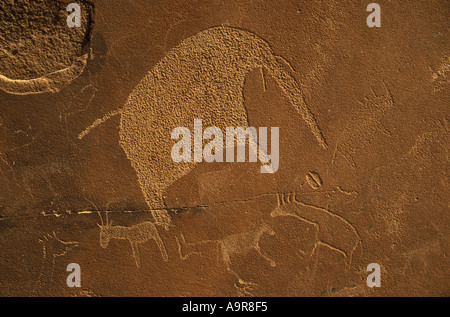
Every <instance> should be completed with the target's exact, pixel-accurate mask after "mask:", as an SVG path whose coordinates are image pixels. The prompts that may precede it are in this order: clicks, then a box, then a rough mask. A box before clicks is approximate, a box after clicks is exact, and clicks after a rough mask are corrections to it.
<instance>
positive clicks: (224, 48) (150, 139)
mask: <svg viewBox="0 0 450 317" xmlns="http://www.w3.org/2000/svg"><path fill="white" fill-rule="evenodd" d="M282 60H283V58H281V57H280V56H276V55H275V53H274V51H273V50H272V48H271V47H270V45H269V44H268V43H267V42H266V41H265V40H264V39H262V38H261V37H259V36H257V35H256V34H253V33H251V32H249V31H246V30H242V29H238V28H233V27H228V26H217V27H211V28H208V29H206V30H203V31H201V32H199V33H197V34H195V35H192V36H190V37H188V38H186V39H185V40H183V41H182V42H181V43H180V44H179V45H178V46H176V47H174V48H172V49H171V50H170V51H169V52H167V54H166V56H164V57H163V58H162V59H161V60H160V61H159V62H158V63H157V64H156V65H155V66H154V67H153V69H152V70H151V71H149V72H148V73H147V75H146V76H145V77H144V78H143V79H142V80H141V82H140V83H139V84H138V85H137V86H136V88H135V89H134V90H133V92H131V94H130V95H129V96H128V100H127V101H126V103H125V105H124V106H123V107H122V108H120V109H117V110H115V111H112V112H110V113H109V114H106V115H105V116H104V117H102V118H98V119H96V120H95V121H94V122H93V123H92V124H91V125H90V126H89V127H87V128H86V129H85V130H84V131H83V132H81V133H80V134H79V136H78V138H79V139H82V138H84V137H85V136H86V135H87V134H88V133H89V132H90V131H91V130H92V129H93V128H95V127H97V126H99V125H100V124H102V123H103V122H105V121H106V120H108V119H110V118H112V117H114V116H116V115H120V131H119V143H120V146H121V147H122V149H123V150H124V152H125V154H126V156H127V158H128V159H129V160H130V163H131V166H132V167H133V168H134V170H135V171H136V174H137V177H138V181H139V185H140V187H141V190H142V193H143V194H144V197H145V200H146V203H147V205H148V207H149V209H150V211H151V212H152V215H153V217H154V219H155V221H156V223H158V224H162V225H164V227H165V229H166V230H168V228H169V224H170V222H171V219H170V216H169V214H168V212H167V206H166V204H165V201H164V193H165V191H166V190H167V189H168V188H169V187H170V185H172V184H173V183H174V182H175V181H176V180H177V179H179V178H181V177H183V176H184V175H186V174H187V173H189V171H191V170H192V169H193V168H194V167H195V164H196V163H195V162H182V163H176V162H174V161H173V160H172V158H171V149H172V146H173V140H172V139H171V137H170V132H171V131H173V129H175V128H177V127H188V128H191V127H192V125H193V122H194V119H200V118H201V119H202V120H203V124H204V125H205V126H216V127H219V128H220V129H221V130H222V131H224V130H225V128H226V127H242V128H244V129H245V128H247V127H248V126H249V122H248V116H247V109H246V107H245V104H244V96H243V91H244V82H245V79H246V76H247V74H249V73H250V72H251V71H252V70H254V69H262V68H264V69H266V70H267V71H268V74H269V75H270V76H272V77H273V78H274V79H275V81H276V82H277V83H278V85H279V86H280V88H281V90H282V91H283V92H284V93H285V95H286V97H287V98H288V99H289V101H290V102H291V104H292V106H293V107H294V108H295V109H296V110H297V112H298V113H299V115H300V117H301V118H302V119H303V120H304V121H305V123H306V125H307V126H308V127H309V129H310V131H311V133H312V134H313V135H314V136H315V138H316V140H317V141H318V143H319V144H320V145H321V146H322V147H323V148H324V149H325V148H326V147H327V143H326V140H325V138H324V136H323V134H322V131H321V130H320V128H319V126H318V124H317V122H316V118H315V117H314V115H313V114H312V113H311V111H310V109H309V107H308V105H307V104H306V102H305V100H304V96H303V92H302V90H301V86H300V85H299V84H298V82H297V81H296V80H295V78H294V77H293V76H292V75H291V74H290V72H289V71H288V70H287V69H286V67H285V65H284V64H283V63H282V62H280V61H282ZM168 114H170V115H168ZM260 155H261V153H260ZM260 159H261V157H260Z"/></svg>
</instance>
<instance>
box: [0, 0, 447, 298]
mask: <svg viewBox="0 0 450 317" xmlns="http://www.w3.org/2000/svg"><path fill="white" fill-rule="evenodd" d="M70 2H77V3H79V4H80V6H81V12H82V24H81V27H80V28H69V27H67V25H66V17H67V14H68V13H67V12H66V10H65V8H66V6H67V4H68V3H70ZM378 3H379V4H380V6H381V8H382V11H381V17H382V25H381V27H380V28H369V27H368V26H367V25H366V18H367V15H368V14H369V13H368V12H366V6H367V4H369V2H367V3H363V2H361V1H345V3H343V2H342V1H334V0H329V1H320V2H319V1H317V2H316V1H314V2H313V1H306V0H304V1H256V2H245V1H244V2H242V1H202V0H198V1H161V2H157V3H156V2H150V1H147V0H134V1H122V0H120V1H119V0H118V1H107V0H96V1H94V2H93V3H91V2H88V1H47V0H33V1H31V0H2V1H0V7H1V10H0V26H1V28H0V54H1V55H0V75H1V76H0V88H1V89H2V90H0V184H1V185H0V250H1V255H0V295H1V296H19V295H20V296H143V295H144V296H448V295H450V289H449V283H448V281H449V277H450V276H449V271H448V267H449V262H448V251H449V249H448V237H449V231H448V230H449V229H448V228H449V224H450V223H449V213H448V206H449V202H448V196H449V178H448V172H449V153H448V151H449V121H448V120H449V118H448V104H449V100H448V95H449V93H448V88H449V86H448V79H447V76H448V69H449V50H448V43H449V33H448V30H449V25H448V15H449V12H448V11H449V7H448V3H447V2H446V1H444V0H433V1H427V2H422V3H419V2H412V1H409V2H405V1H403V2H398V1H379V2H378ZM94 13H95V14H94ZM207 30H209V31H207ZM211 30H213V31H211ZM224 30H225V31H224ZM211 32H212V33H211ZM220 32H221V33H220ZM199 39H201V40H199ZM252 39H253V40H252ZM233 45H234V46H233ZM221 47H222V49H221ZM230 47H233V49H230V50H228V51H226V50H224V49H223V48H230ZM224 52H227V53H226V54H224ZM243 57H245V58H243ZM187 66H188V67H187ZM198 117H200V118H203V119H204V128H205V127H206V126H211V125H216V126H218V127H220V128H223V127H226V126H230V125H231V126H233V124H234V125H236V124H242V125H245V124H248V125H250V126H253V127H280V137H279V147H280V148H279V153H280V166H279V169H278V171H277V172H276V173H274V174H270V173H268V174H264V173H261V172H260V167H261V163H260V162H256V163H251V162H247V163H231V162H228V163H218V162H214V163H206V162H201V163H197V164H190V165H189V166H186V165H185V166H181V165H177V164H175V163H174V162H172V161H171V158H170V149H171V148H170V146H169V145H168V144H172V143H171V141H172V142H173V144H174V143H175V140H171V131H172V130H173V129H174V128H175V127H177V126H179V125H186V126H188V127H189V128H190V130H191V131H192V130H193V120H194V118H198ZM446 197H447V198H446ZM69 263H78V264H79V265H80V267H81V272H82V273H81V274H82V275H81V276H82V284H81V288H69V287H67V285H66V278H67V275H68V274H69V273H68V272H67V271H66V267H67V265H68V264H69ZM370 263H378V264H380V266H381V279H382V284H381V287H380V288H369V287H368V286H367V285H366V278H367V276H368V274H369V273H368V272H367V271H366V267H367V266H368V265H369V264H370Z"/></svg>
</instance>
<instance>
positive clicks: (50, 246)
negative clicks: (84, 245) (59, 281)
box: [33, 231, 79, 292]
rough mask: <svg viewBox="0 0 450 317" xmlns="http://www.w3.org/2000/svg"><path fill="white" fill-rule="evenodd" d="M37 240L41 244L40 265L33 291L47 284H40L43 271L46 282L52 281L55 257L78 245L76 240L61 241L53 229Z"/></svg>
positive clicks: (63, 254) (61, 255)
mask: <svg viewBox="0 0 450 317" xmlns="http://www.w3.org/2000/svg"><path fill="white" fill-rule="evenodd" d="M38 242H39V243H40V244H42V266H41V272H40V274H39V277H38V279H37V282H36V286H35V288H34V290H33V292H36V291H37V290H38V289H39V288H40V287H42V286H48V285H42V278H43V276H44V272H47V274H46V281H47V282H48V283H50V282H53V271H54V267H55V261H56V258H58V257H63V256H65V255H66V254H67V253H68V252H69V251H70V250H72V249H73V248H75V247H77V246H78V245H79V242H77V241H63V240H61V239H59V238H58V237H57V236H56V233H55V232H54V231H53V232H52V233H51V234H50V233H48V234H46V235H45V236H44V237H42V238H41V239H39V240H38ZM45 284H47V283H45Z"/></svg>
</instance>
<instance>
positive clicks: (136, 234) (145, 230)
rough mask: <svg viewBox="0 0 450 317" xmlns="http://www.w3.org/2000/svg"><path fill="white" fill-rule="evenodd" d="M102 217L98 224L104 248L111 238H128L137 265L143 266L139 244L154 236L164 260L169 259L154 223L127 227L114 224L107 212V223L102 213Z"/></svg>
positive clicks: (101, 243)
mask: <svg viewBox="0 0 450 317" xmlns="http://www.w3.org/2000/svg"><path fill="white" fill-rule="evenodd" d="M99 215H100V213H99ZM100 219H101V221H102V224H101V225H100V224H98V226H99V227H100V246H101V247H102V248H106V247H107V246H108V244H109V240H111V239H124V240H128V241H130V244H131V248H132V250H133V257H134V259H135V261H136V266H137V267H141V260H140V256H139V249H138V244H139V243H144V242H147V241H148V240H150V239H152V238H153V239H154V240H155V242H156V244H157V245H158V247H159V250H160V251H161V255H162V257H163V259H164V261H165V262H168V261H169V258H168V256H167V252H166V248H165V246H164V243H163V241H162V240H161V237H160V236H159V233H158V230H157V229H156V226H155V224H154V223H152V222H150V221H145V222H141V223H139V224H137V225H134V226H131V227H125V226H113V225H112V221H110V222H108V214H106V225H105V224H103V218H102V217H101V215H100Z"/></svg>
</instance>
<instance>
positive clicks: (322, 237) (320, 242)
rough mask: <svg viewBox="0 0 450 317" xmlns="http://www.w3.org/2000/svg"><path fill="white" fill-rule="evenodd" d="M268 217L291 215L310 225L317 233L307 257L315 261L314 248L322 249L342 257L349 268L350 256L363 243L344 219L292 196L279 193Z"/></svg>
mask: <svg viewBox="0 0 450 317" xmlns="http://www.w3.org/2000/svg"><path fill="white" fill-rule="evenodd" d="M271 216H272V217H279V216H292V217H295V218H297V219H300V220H302V221H304V222H306V223H308V224H311V225H313V226H314V227H315V230H316V232H315V238H316V239H315V240H316V242H315V244H314V245H313V247H312V248H311V250H310V251H309V253H308V252H306V254H307V255H308V256H310V257H311V256H313V255H315V256H316V259H317V248H318V247H320V246H323V247H326V248H329V249H331V250H333V251H335V252H338V253H340V254H342V255H343V256H344V257H345V259H346V262H347V265H348V267H350V265H351V263H352V258H353V253H354V252H355V250H356V248H357V247H358V246H359V245H360V244H361V242H362V240H361V237H360V235H359V233H358V231H357V230H356V228H355V227H354V226H353V225H352V224H351V223H349V222H348V221H347V220H345V219H344V218H343V217H341V216H339V215H337V214H335V213H333V212H331V211H329V210H328V209H326V208H322V207H318V206H314V205H311V204H307V203H305V202H302V201H300V200H297V195H296V194H295V193H289V194H282V193H280V194H279V195H278V205H277V207H276V208H275V209H274V210H273V211H272V213H271Z"/></svg>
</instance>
